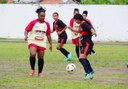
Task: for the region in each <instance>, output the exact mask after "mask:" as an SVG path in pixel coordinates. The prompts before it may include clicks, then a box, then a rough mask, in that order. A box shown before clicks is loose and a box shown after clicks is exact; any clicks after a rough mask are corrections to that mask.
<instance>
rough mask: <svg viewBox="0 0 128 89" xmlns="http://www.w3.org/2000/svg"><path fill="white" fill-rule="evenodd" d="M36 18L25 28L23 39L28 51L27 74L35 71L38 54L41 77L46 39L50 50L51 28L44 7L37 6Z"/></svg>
mask: <svg viewBox="0 0 128 89" xmlns="http://www.w3.org/2000/svg"><path fill="white" fill-rule="evenodd" d="M36 13H37V14H38V19H35V20H32V21H31V22H30V23H29V24H28V25H27V27H26V28H25V32H24V35H25V40H26V41H28V48H29V52H30V58H29V60H30V66H31V69H30V72H29V76H33V74H34V72H35V62H36V54H37V56H38V76H39V77H43V73H42V71H43V66H44V53H45V49H46V39H48V41H49V44H50V48H49V49H50V50H51V51H52V41H51V35H50V34H51V29H50V25H49V23H48V22H46V21H45V9H43V8H42V7H39V8H38V9H37V10H36ZM28 33H29V35H28Z"/></svg>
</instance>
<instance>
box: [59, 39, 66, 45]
mask: <svg viewBox="0 0 128 89" xmlns="http://www.w3.org/2000/svg"><path fill="white" fill-rule="evenodd" d="M66 42H67V38H59V39H58V43H61V44H66Z"/></svg>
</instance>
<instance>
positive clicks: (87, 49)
mask: <svg viewBox="0 0 128 89" xmlns="http://www.w3.org/2000/svg"><path fill="white" fill-rule="evenodd" d="M74 20H75V22H76V23H78V24H80V30H78V31H76V30H74V29H73V28H70V29H71V31H74V32H78V33H80V35H81V37H80V39H81V44H82V46H81V47H80V51H81V52H80V56H79V61H80V63H81V64H82V66H83V68H84V70H85V72H86V73H85V78H84V79H85V80H87V79H89V78H91V77H92V74H93V73H94V69H93V68H92V67H91V64H90V62H89V60H88V59H87V56H88V54H91V50H92V48H93V43H92V40H91V36H92V35H96V32H95V30H94V29H93V28H92V27H91V26H90V25H89V24H88V23H87V22H85V21H84V19H83V16H82V15H81V14H76V15H75V16H74Z"/></svg>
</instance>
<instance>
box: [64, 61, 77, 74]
mask: <svg viewBox="0 0 128 89" xmlns="http://www.w3.org/2000/svg"><path fill="white" fill-rule="evenodd" d="M66 71H67V72H68V73H74V72H75V71H76V65H75V64H73V63H70V64H68V65H67V66H66Z"/></svg>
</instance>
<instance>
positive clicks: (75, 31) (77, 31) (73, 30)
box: [68, 27, 80, 33]
mask: <svg viewBox="0 0 128 89" xmlns="http://www.w3.org/2000/svg"><path fill="white" fill-rule="evenodd" d="M68 29H70V30H71V31H72V32H74V33H80V31H79V30H75V29H73V28H72V27H68Z"/></svg>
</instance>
